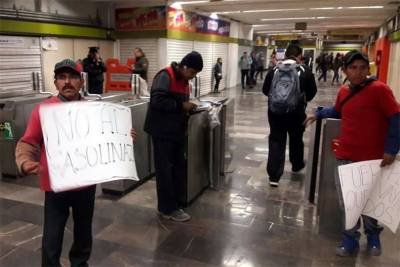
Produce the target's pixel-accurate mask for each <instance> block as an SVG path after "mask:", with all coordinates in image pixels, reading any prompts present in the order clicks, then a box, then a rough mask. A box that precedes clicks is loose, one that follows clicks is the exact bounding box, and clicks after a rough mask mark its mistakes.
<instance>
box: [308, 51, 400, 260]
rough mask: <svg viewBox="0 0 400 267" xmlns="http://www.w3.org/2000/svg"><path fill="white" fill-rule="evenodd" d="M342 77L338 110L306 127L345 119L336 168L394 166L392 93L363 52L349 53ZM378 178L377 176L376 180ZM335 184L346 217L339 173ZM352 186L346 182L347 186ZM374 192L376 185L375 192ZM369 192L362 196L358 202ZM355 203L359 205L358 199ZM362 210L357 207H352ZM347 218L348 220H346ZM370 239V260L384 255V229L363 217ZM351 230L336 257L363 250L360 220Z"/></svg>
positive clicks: (399, 126) (396, 130) (398, 120)
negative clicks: (365, 163)
mask: <svg viewBox="0 0 400 267" xmlns="http://www.w3.org/2000/svg"><path fill="white" fill-rule="evenodd" d="M344 72H345V74H346V75H347V78H348V81H349V82H350V85H343V86H342V87H341V88H340V90H339V93H338V95H337V99H336V104H335V106H334V107H331V108H323V109H321V110H317V112H316V113H315V114H314V115H312V116H310V117H308V118H307V119H306V120H305V122H304V123H305V124H306V125H307V124H309V123H312V122H313V121H315V120H316V119H317V118H321V119H323V118H341V119H342V121H341V129H340V136H339V138H338V140H334V142H333V147H334V152H335V155H336V158H337V159H338V164H337V165H338V166H340V165H345V164H349V163H353V162H361V161H368V160H378V159H380V163H379V167H378V171H379V168H387V167H386V166H389V165H391V164H392V163H393V162H394V160H395V158H396V154H397V153H398V152H399V148H400V106H399V103H397V102H396V99H395V98H394V96H393V92H392V91H391V89H390V88H389V87H388V86H387V85H386V84H384V83H382V82H380V81H377V80H376V78H374V77H370V78H368V77H367V75H368V73H369V60H368V57H367V56H366V55H364V54H362V53H361V52H359V51H355V50H354V51H350V52H348V53H347V54H346V55H345V57H344ZM376 172H377V171H376V170H374V171H371V172H370V174H371V175H369V176H368V175H366V176H365V177H367V178H368V177H369V179H366V180H364V183H371V184H373V183H374V179H375V178H374V177H375V176H376V175H375V176H374V175H373V174H374V173H376ZM376 177H377V176H376ZM335 182H336V188H337V191H338V197H339V202H340V206H341V208H342V211H343V212H344V204H343V196H342V187H343V186H344V185H343V184H345V183H342V185H341V183H340V180H339V175H338V171H337V169H336V171H335ZM344 182H348V181H344ZM373 186H375V184H374V185H372V187H373ZM367 194H368V192H363V191H362V192H361V195H360V198H362V197H363V196H364V195H367ZM354 201H356V200H355V199H354ZM353 204H354V205H358V204H357V203H353ZM343 218H345V216H344V214H343ZM361 218H362V220H363V224H364V229H365V233H366V235H367V239H368V244H367V250H368V252H369V254H371V255H374V256H379V255H380V254H381V242H380V238H379V234H380V232H381V231H382V229H383V228H382V227H381V226H379V225H378V222H377V220H375V219H373V218H371V217H369V216H367V215H362V216H361ZM355 219H356V221H357V223H356V225H355V226H354V227H352V228H351V229H346V228H345V229H344V230H343V239H342V243H341V245H340V246H339V247H338V248H337V249H336V255H338V256H350V255H353V254H355V253H357V252H358V250H359V238H360V233H359V232H358V229H359V228H360V224H361V221H360V218H355Z"/></svg>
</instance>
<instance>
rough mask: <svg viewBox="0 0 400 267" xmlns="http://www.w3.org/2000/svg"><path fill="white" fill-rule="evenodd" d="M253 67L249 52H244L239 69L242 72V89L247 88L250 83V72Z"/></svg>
mask: <svg viewBox="0 0 400 267" xmlns="http://www.w3.org/2000/svg"><path fill="white" fill-rule="evenodd" d="M250 65H251V59H250V58H249V56H248V55H247V52H243V55H242V56H241V57H240V61H239V67H240V72H241V79H240V81H241V84H242V89H244V88H245V86H246V84H248V83H249V70H250Z"/></svg>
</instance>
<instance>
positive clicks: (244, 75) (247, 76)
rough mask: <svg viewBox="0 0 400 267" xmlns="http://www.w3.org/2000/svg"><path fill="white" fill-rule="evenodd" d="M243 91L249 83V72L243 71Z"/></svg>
mask: <svg viewBox="0 0 400 267" xmlns="http://www.w3.org/2000/svg"><path fill="white" fill-rule="evenodd" d="M240 81H241V83H242V89H244V88H245V86H246V84H248V83H249V70H241V79H240Z"/></svg>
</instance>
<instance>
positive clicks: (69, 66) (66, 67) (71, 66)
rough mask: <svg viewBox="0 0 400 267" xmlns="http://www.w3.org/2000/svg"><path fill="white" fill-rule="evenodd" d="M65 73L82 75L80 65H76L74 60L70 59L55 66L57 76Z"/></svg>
mask: <svg viewBox="0 0 400 267" xmlns="http://www.w3.org/2000/svg"><path fill="white" fill-rule="evenodd" d="M64 71H66V72H71V73H76V74H80V73H81V72H80V69H79V67H78V65H76V63H75V62H74V61H73V60H72V59H69V58H67V59H63V60H61V61H60V62H58V63H57V64H56V65H55V66H54V73H55V74H59V73H61V72H64Z"/></svg>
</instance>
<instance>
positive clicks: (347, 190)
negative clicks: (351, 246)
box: [339, 160, 400, 232]
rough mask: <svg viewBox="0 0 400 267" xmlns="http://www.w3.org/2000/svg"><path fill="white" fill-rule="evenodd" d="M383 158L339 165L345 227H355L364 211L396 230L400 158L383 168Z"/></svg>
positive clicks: (399, 215) (399, 218)
mask: <svg viewBox="0 0 400 267" xmlns="http://www.w3.org/2000/svg"><path fill="white" fill-rule="evenodd" d="M380 162H381V160H370V161H363V162H358V163H353V164H348V165H343V166H340V167H339V176H340V184H341V186H342V194H343V200H344V205H345V209H346V229H351V228H353V227H354V226H355V225H356V223H357V220H358V218H360V215H361V214H364V215H368V216H370V217H372V218H375V219H377V220H378V221H380V222H382V223H384V224H385V225H386V226H388V227H389V228H390V230H392V231H393V232H396V229H397V228H398V226H399V223H400V161H398V160H397V161H395V162H394V163H393V164H392V165H390V166H387V167H384V168H381V167H380V166H379V164H380Z"/></svg>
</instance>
